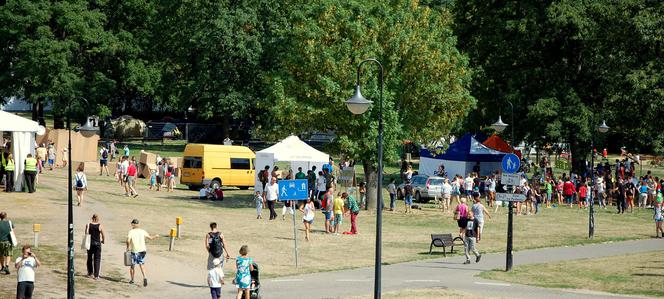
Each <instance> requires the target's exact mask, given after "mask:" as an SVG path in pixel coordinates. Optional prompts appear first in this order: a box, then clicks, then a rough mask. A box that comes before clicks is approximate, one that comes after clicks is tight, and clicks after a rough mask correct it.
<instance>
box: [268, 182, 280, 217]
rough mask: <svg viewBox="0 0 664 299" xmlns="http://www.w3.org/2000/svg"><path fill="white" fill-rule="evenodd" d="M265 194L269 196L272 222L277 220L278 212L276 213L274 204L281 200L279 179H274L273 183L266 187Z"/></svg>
mask: <svg viewBox="0 0 664 299" xmlns="http://www.w3.org/2000/svg"><path fill="white" fill-rule="evenodd" d="M265 193H266V195H267V197H266V199H267V207H268V209H270V220H274V219H275V218H277V212H275V211H274V203H275V202H276V201H277V199H278V198H279V184H277V178H276V177H272V183H270V184H269V185H268V186H267V187H265Z"/></svg>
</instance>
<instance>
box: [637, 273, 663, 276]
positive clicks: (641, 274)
mask: <svg viewBox="0 0 664 299" xmlns="http://www.w3.org/2000/svg"><path fill="white" fill-rule="evenodd" d="M632 276H642V277H664V274H657V273H634V274H632Z"/></svg>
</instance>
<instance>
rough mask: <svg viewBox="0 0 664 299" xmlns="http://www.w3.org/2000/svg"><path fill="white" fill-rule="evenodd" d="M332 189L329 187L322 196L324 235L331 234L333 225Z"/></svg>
mask: <svg viewBox="0 0 664 299" xmlns="http://www.w3.org/2000/svg"><path fill="white" fill-rule="evenodd" d="M333 198H334V188H332V187H330V188H328V189H327V193H325V195H324V196H323V201H324V202H325V204H324V205H323V206H324V209H323V214H324V215H325V233H333V232H334V231H333V227H332V225H333V223H332V221H333V220H334V218H333V217H334V215H333V214H332V212H333V210H334V199H333Z"/></svg>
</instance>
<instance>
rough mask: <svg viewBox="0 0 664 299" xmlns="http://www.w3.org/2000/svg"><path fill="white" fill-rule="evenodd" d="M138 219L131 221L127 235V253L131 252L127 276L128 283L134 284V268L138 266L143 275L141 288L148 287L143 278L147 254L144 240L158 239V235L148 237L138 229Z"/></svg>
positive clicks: (148, 235) (145, 279)
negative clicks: (129, 277)
mask: <svg viewBox="0 0 664 299" xmlns="http://www.w3.org/2000/svg"><path fill="white" fill-rule="evenodd" d="M138 223H139V222H138V219H134V220H132V221H131V230H129V233H127V251H129V252H131V259H132V265H131V267H130V268H129V275H130V276H131V280H130V281H129V283H131V284H133V283H134V273H135V271H134V266H135V265H138V267H139V268H140V269H141V274H142V275H143V286H144V287H147V286H148V279H147V278H146V277H145V255H146V254H147V251H146V250H147V248H146V247H145V238H148V239H150V240H154V239H156V238H158V237H159V235H154V236H152V235H150V234H148V232H146V231H145V230H143V229H142V228H139V227H138Z"/></svg>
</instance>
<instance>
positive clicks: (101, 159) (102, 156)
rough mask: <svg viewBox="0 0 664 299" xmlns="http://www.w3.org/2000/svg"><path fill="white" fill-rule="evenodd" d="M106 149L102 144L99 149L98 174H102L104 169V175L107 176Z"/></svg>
mask: <svg viewBox="0 0 664 299" xmlns="http://www.w3.org/2000/svg"><path fill="white" fill-rule="evenodd" d="M108 154H109V153H108V150H107V149H106V147H104V146H102V147H101V150H99V175H103V174H104V170H106V176H109V174H108Z"/></svg>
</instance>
